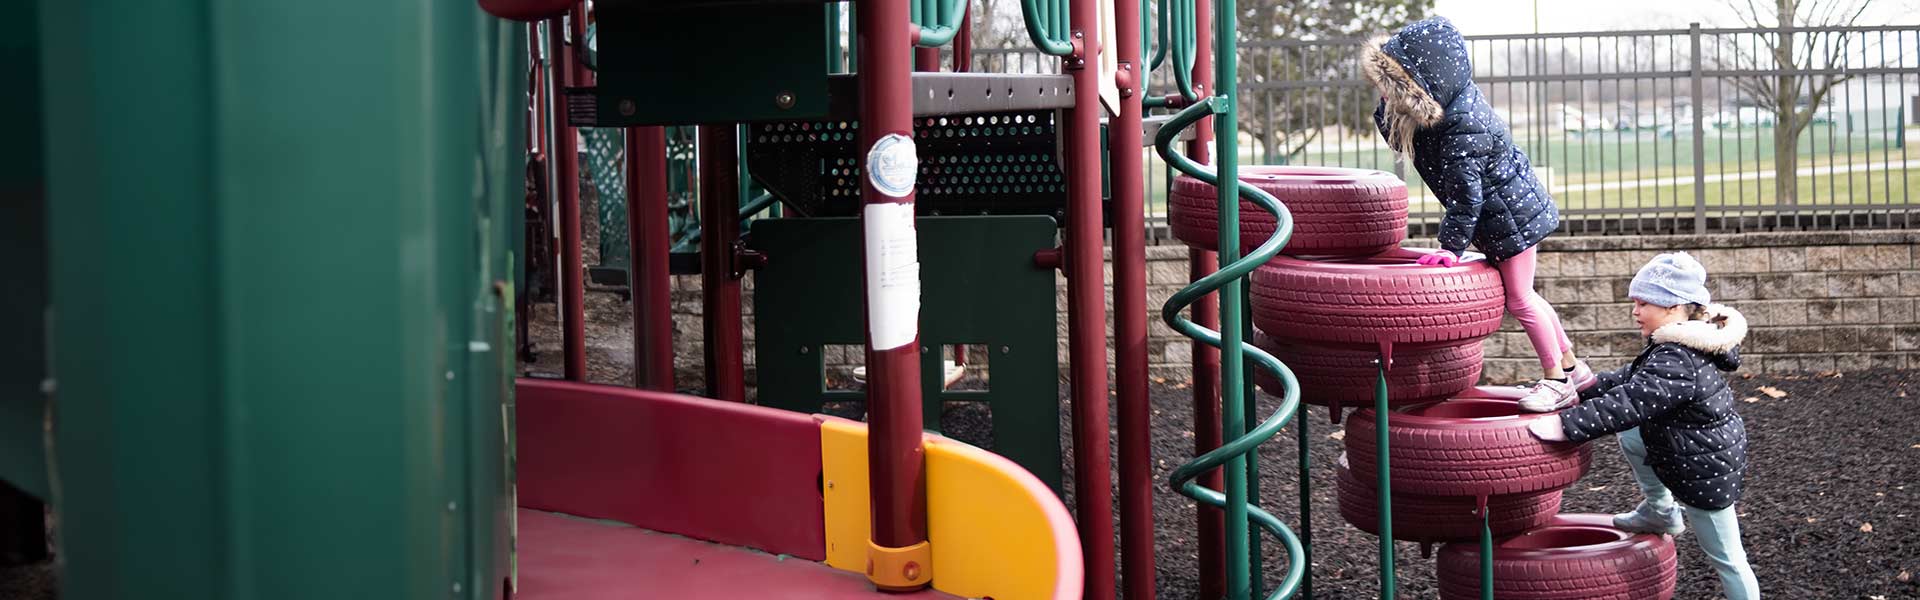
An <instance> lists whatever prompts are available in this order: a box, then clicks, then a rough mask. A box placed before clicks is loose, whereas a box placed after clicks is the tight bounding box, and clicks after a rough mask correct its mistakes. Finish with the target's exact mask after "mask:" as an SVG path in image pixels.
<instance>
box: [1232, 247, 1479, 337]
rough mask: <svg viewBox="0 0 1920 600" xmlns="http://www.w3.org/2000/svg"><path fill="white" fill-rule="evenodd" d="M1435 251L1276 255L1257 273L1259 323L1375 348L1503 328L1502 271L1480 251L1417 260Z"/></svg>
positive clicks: (1283, 333)
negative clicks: (1436, 262)
mask: <svg viewBox="0 0 1920 600" xmlns="http://www.w3.org/2000/svg"><path fill="white" fill-rule="evenodd" d="M1434 252H1441V250H1424V249H1415V248H1395V249H1393V250H1389V251H1387V252H1382V253H1380V254H1376V255H1373V256H1369V257H1364V258H1336V259H1324V260H1312V261H1309V260H1303V259H1299V258H1293V257H1289V256H1280V257H1276V258H1274V259H1273V260H1271V261H1268V262H1267V264H1265V265H1261V266H1260V268H1259V269H1256V270H1255V271H1254V272H1253V283H1252V296H1253V324H1254V326H1255V327H1258V328H1260V329H1261V330H1262V331H1266V332H1267V333H1269V334H1272V335H1273V336H1275V337H1279V338H1283V339H1287V340H1291V341H1299V342H1317V343H1321V344H1341V345H1349V346H1352V345H1364V346H1365V347H1367V348H1373V347H1375V346H1376V345H1377V344H1378V343H1379V342H1380V341H1382V340H1384V341H1389V342H1393V343H1394V344H1423V343H1442V342H1462V341H1467V340H1477V339H1480V338H1484V337H1486V336H1487V335H1489V334H1492V333H1493V332H1494V330H1496V329H1499V328H1500V318H1501V317H1502V316H1504V315H1506V312H1507V307H1506V298H1505V288H1504V287H1503V286H1502V285H1501V283H1500V272H1499V271H1497V270H1495V269H1494V268H1493V265H1491V264H1489V263H1487V261H1486V260H1484V259H1482V258H1480V257H1479V255H1477V254H1474V255H1468V256H1469V258H1468V259H1467V260H1466V261H1464V262H1462V263H1460V264H1459V265H1457V266H1452V267H1429V266H1422V265H1418V264H1415V262H1414V261H1416V260H1418V259H1419V258H1420V257H1421V256H1423V255H1425V254H1431V253H1434Z"/></svg>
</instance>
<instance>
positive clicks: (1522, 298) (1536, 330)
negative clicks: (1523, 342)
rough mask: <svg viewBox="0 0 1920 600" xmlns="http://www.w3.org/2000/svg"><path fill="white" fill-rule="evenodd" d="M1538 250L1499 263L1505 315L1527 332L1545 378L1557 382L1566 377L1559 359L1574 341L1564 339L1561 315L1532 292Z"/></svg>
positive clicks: (1536, 293) (1531, 249)
mask: <svg viewBox="0 0 1920 600" xmlns="http://www.w3.org/2000/svg"><path fill="white" fill-rule="evenodd" d="M1537 250H1539V247H1538V246H1535V247H1533V248H1528V249H1527V251H1526V252H1521V253H1520V254H1518V255H1516V256H1514V257H1513V258H1509V259H1507V260H1505V261H1502V262H1501V263H1500V266H1499V269H1500V279H1501V282H1502V283H1503V284H1504V285H1505V286H1506V290H1507V312H1508V313H1511V314H1512V315H1513V320H1515V321H1519V322H1520V328H1521V329H1524V330H1526V332H1527V341H1529V342H1532V343H1533V353H1534V354H1535V355H1536V356H1538V357H1539V358H1540V369H1541V372H1542V373H1544V374H1545V377H1544V378H1546V379H1557V378H1562V377H1565V375H1564V374H1562V373H1561V371H1560V367H1561V365H1560V358H1561V355H1562V354H1564V353H1567V352H1569V351H1571V350H1572V349H1573V342H1572V341H1570V340H1568V339H1567V332H1566V331H1565V330H1564V329H1562V328H1561V327H1560V316H1559V315H1557V314H1554V312H1553V305H1551V304H1548V303H1547V299H1546V298H1542V297H1540V294H1539V293H1538V292H1535V291H1533V270H1534V266H1535V262H1536V260H1537V255H1536V251H1537ZM1566 366H1569V367H1571V366H1573V365H1566Z"/></svg>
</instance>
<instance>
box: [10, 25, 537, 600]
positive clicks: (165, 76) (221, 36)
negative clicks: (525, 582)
mask: <svg viewBox="0 0 1920 600" xmlns="http://www.w3.org/2000/svg"><path fill="white" fill-rule="evenodd" d="M41 8H42V11H43V12H42V14H41V15H40V16H41V19H42V20H41V23H42V28H41V30H42V31H50V32H59V34H58V35H52V36H46V37H45V38H44V39H43V46H42V49H43V53H42V55H41V57H42V61H43V63H42V64H43V69H42V72H43V73H44V74H45V81H46V86H45V107H46V113H47V115H46V117H47V118H46V120H45V122H46V123H47V131H46V135H45V140H46V144H47V149H48V151H47V172H48V182H49V186H48V206H49V207H50V215H49V218H50V221H51V230H50V232H51V233H50V238H49V239H50V244H51V248H52V262H51V271H50V277H51V281H52V282H53V285H52V289H51V299H52V304H53V307H54V314H53V325H52V327H51V329H50V331H51V338H52V339H51V344H52V346H53V348H54V355H53V372H54V374H55V376H56V377H57V378H58V393H57V395H56V397H55V402H56V407H55V410H56V412H57V415H56V418H57V426H56V430H55V442H54V449H55V454H56V455H57V461H56V463H55V465H54V468H55V471H56V473H57V480H58V482H59V485H58V486H57V488H58V491H57V493H56V494H55V508H56V510H57V511H59V513H60V526H61V527H60V536H61V539H60V540H59V544H60V545H61V554H62V557H63V558H62V560H63V562H64V564H63V574H62V578H61V583H62V588H63V589H62V590H61V594H60V597H61V598H63V599H65V600H104V599H146V598H166V599H172V598H195V599H212V600H251V599H255V598H281V599H315V600H318V599H329V600H331V599H337V598H409V599H413V598H471V599H486V600H497V599H499V598H501V597H502V596H503V594H502V590H501V589H500V588H501V585H502V584H503V582H504V580H505V578H506V577H508V575H509V570H508V569H509V567H508V562H507V561H508V555H507V551H508V549H509V548H510V546H509V542H510V540H509V535H510V532H509V531H508V529H507V524H508V523H510V522H511V521H510V515H511V512H510V511H511V510H512V506H511V505H510V502H509V498H510V497H511V496H510V494H511V490H510V488H509V477H508V471H507V452H508V447H507V446H508V444H509V442H508V436H509V435H510V429H509V424H508V423H506V422H505V420H504V416H503V413H504V412H506V411H507V410H508V408H509V407H508V406H507V405H506V403H507V402H508V401H509V400H510V397H509V394H510V393H511V388H510V387H507V385H506V384H507V382H508V381H509V379H508V377H509V375H510V371H509V370H508V369H507V368H506V366H507V365H508V364H509V363H510V361H511V360H512V358H511V356H510V355H509V353H510V352H511V349H512V347H513V344H512V341H511V338H510V337H507V333H508V332H510V331H511V328H512V321H511V309H510V305H509V304H508V303H507V302H506V299H505V298H504V297H503V294H511V291H512V289H513V285H514V282H513V275H512V274H513V269H511V268H510V265H511V262H510V261H511V258H510V257H511V253H510V250H509V244H510V243H511V241H512V240H513V239H514V236H515V235H516V234H515V229H516V228H518V227H520V219H521V217H520V214H521V202H522V197H523V196H522V194H523V187H522V184H521V182H520V178H521V177H522V176H523V175H522V173H523V171H524V163H523V162H522V161H523V158H522V157H520V156H519V149H520V148H522V147H523V144H524V143H525V142H524V140H525V133H524V132H523V131H522V130H521V127H522V125H521V119H522V108H521V106H522V105H521V102H522V101H523V100H522V98H523V97H524V79H522V73H523V69H524V64H523V63H524V61H525V58H524V57H523V55H524V54H525V52H524V50H523V48H524V47H525V46H524V44H525V40H524V34H523V33H522V32H523V31H524V28H523V27H522V26H518V25H514V24H509V23H506V22H503V21H498V20H495V19H491V18H488V17H485V16H483V15H482V14H481V13H480V11H479V9H478V7H477V5H476V4H475V3H473V2H425V3H404V4H395V3H392V2H386V1H384V0H380V1H376V0H344V1H340V2H271V3H260V2H214V1H210V0H187V1H182V2H166V3H154V2H146V1H144V0H96V1H93V2H60V1H54V0H46V1H43V2H42V3H41Z"/></svg>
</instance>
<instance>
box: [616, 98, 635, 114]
mask: <svg viewBox="0 0 1920 600" xmlns="http://www.w3.org/2000/svg"><path fill="white" fill-rule="evenodd" d="M635 110H637V109H636V108H635V107H634V106H633V101H632V100H621V101H620V116H622V117H631V116H633V113H634V111H635Z"/></svg>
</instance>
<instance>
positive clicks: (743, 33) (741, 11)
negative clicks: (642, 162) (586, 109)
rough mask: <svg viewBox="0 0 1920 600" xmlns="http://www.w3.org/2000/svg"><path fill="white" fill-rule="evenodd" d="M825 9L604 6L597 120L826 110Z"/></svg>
mask: <svg viewBox="0 0 1920 600" xmlns="http://www.w3.org/2000/svg"><path fill="white" fill-rule="evenodd" d="M662 6H665V7H662ZM831 6H832V5H831V4H829V5H828V7H829V8H830V7H831ZM823 10H824V9H823V8H822V6H821V5H820V4H767V5H759V6H752V7H741V6H728V5H718V6H678V7H673V6H666V5H658V4H656V3H646V2H627V3H618V4H615V3H609V4H607V5H605V6H602V7H600V8H598V9H597V11H598V19H599V31H598V38H597V40H596V42H597V44H598V47H599V55H598V59H599V66H600V71H599V81H598V82H597V84H596V85H597V86H598V87H597V94H598V97H597V99H596V102H595V111H596V122H597V123H598V124H599V125H601V126H603V127H620V126H629V125H679V124H697V123H735V122H741V121H768V120H790V119H814V118H820V117H824V116H825V115H826V114H827V59H826V52H825V49H826V47H827V33H826V29H825V28H823V27H815V26H809V25H810V24H815V23H819V22H820V18H821V15H822V14H823V13H822V11H823ZM902 52H905V50H902Z"/></svg>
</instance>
